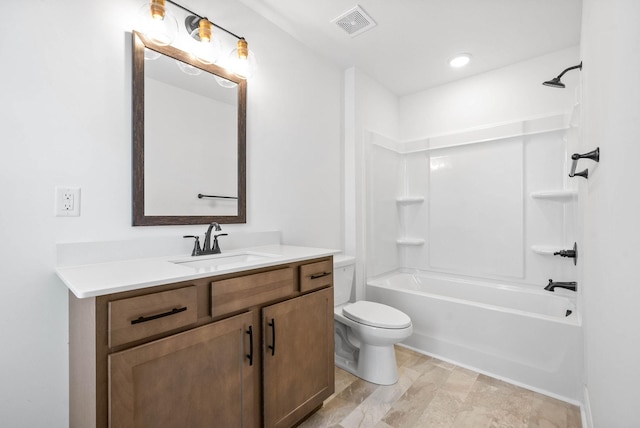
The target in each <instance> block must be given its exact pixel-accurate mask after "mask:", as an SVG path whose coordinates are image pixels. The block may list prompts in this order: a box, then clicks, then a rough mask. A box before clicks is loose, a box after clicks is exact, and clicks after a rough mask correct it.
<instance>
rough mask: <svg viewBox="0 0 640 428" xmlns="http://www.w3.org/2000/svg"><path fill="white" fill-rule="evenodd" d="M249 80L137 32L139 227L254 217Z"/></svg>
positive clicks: (135, 93)
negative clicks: (249, 208)
mask: <svg viewBox="0 0 640 428" xmlns="http://www.w3.org/2000/svg"><path fill="white" fill-rule="evenodd" d="M246 88H247V83H246V80H244V79H240V78H239V77H237V76H235V75H233V74H232V73H230V72H228V71H227V70H225V69H223V68H221V67H219V66H216V65H214V64H204V63H201V62H200V61H198V60H196V59H194V58H193V57H192V55H191V54H189V53H187V52H184V51H181V50H179V49H177V48H174V47H172V46H160V45H157V44H156V43H154V42H153V41H151V40H150V39H148V38H146V37H145V36H144V35H142V34H140V33H138V32H135V31H134V32H133V225H134V226H152V225H180V224H207V223H211V222H214V221H215V222H218V223H245V222H246V159H245V156H246V93H247V89H246Z"/></svg>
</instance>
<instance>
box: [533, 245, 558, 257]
mask: <svg viewBox="0 0 640 428" xmlns="http://www.w3.org/2000/svg"><path fill="white" fill-rule="evenodd" d="M562 249H563V247H559V246H553V245H532V246H531V251H533V252H534V253H536V254H543V255H550V256H552V255H553V253H557V252H558V251H560V250H562Z"/></svg>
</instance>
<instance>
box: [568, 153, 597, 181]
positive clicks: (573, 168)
mask: <svg viewBox="0 0 640 428" xmlns="http://www.w3.org/2000/svg"><path fill="white" fill-rule="evenodd" d="M571 159H572V160H573V164H571V172H570V173H569V177H575V176H578V177H584V178H585V179H589V168H585V169H584V170H582V171H580V172H576V167H577V166H578V161H579V160H580V159H591V160H592V161H594V162H600V147H598V148H596V149H595V150H593V151H590V152H589V153H584V154H582V155H581V154H579V153H574V154H572V155H571Z"/></svg>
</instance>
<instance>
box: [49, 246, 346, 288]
mask: <svg viewBox="0 0 640 428" xmlns="http://www.w3.org/2000/svg"><path fill="white" fill-rule="evenodd" d="M337 253H339V251H338V250H330V249H324V248H311V247H295V246H290V245H267V246H261V247H250V248H243V249H238V250H233V251H226V252H224V253H223V254H216V255H207V256H197V257H191V256H188V255H184V254H182V255H177V256H166V257H154V258H148V259H131V260H122V261H114V262H108V263H96V264H87V265H81V266H64V267H58V268H56V273H57V274H58V277H60V279H61V280H62V281H63V282H64V283H65V285H66V286H67V287H68V288H69V290H71V291H72V292H73V294H74V295H75V296H76V297H78V298H81V299H82V298H86V297H95V296H102V295H105V294H111V293H118V292H121V291H130V290H137V289H140V288H146V287H153V286H156V285H163V284H169V283H172V282H180V281H188V280H192V279H198V278H205V277H209V276H216V275H223V274H228V273H234V272H242V271H244V270H249V269H258V268H263V267H269V266H275V265H279V264H286V263H292V262H297V261H301V260H307V259H314V258H318V257H326V256H331V255H334V254H337ZM243 255H245V256H248V257H245V258H247V259H249V260H248V261H247V260H238V261H234V260H235V259H236V258H234V256H243ZM241 258H242V257H237V259H241ZM209 259H211V260H213V259H217V260H218V261H221V260H223V259H226V260H230V261H231V262H228V263H226V262H225V263H221V264H212V265H210V266H193V267H192V266H189V265H187V264H185V262H187V263H188V262H194V261H196V262H201V261H202V262H203V264H206V262H205V261H206V260H209Z"/></svg>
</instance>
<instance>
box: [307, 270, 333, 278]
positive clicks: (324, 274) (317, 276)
mask: <svg viewBox="0 0 640 428" xmlns="http://www.w3.org/2000/svg"><path fill="white" fill-rule="evenodd" d="M329 275H331V272H322V273H316V274H314V275H311V279H318V278H322V277H323V276H329Z"/></svg>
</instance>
